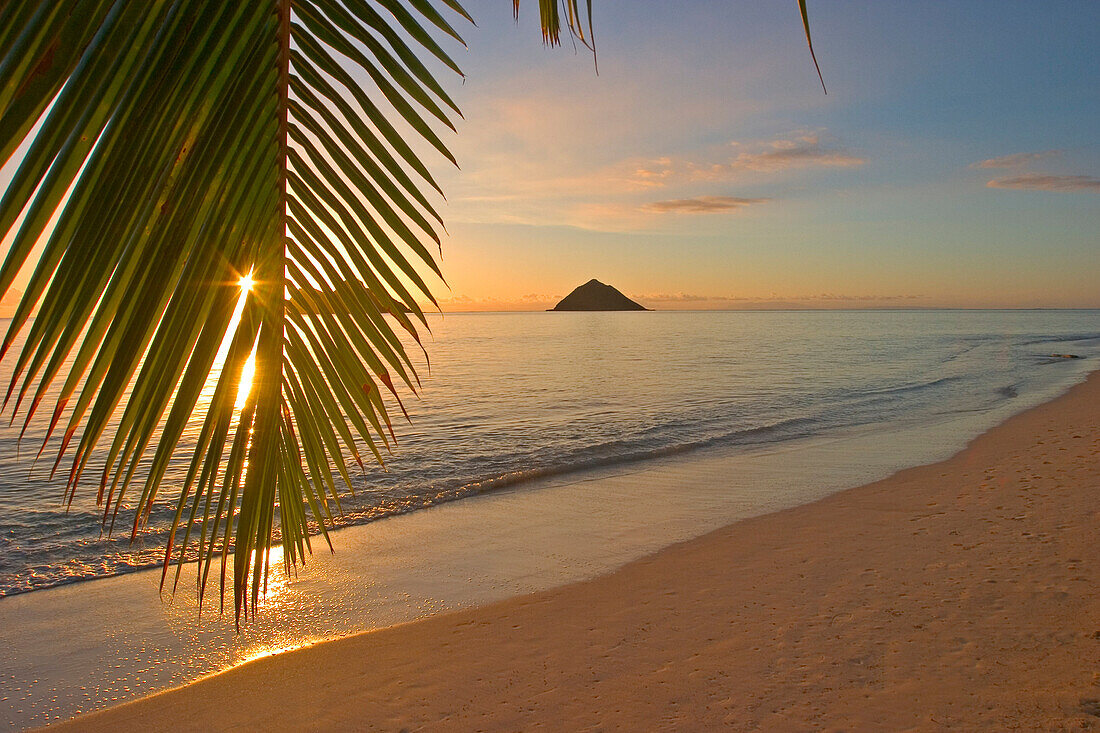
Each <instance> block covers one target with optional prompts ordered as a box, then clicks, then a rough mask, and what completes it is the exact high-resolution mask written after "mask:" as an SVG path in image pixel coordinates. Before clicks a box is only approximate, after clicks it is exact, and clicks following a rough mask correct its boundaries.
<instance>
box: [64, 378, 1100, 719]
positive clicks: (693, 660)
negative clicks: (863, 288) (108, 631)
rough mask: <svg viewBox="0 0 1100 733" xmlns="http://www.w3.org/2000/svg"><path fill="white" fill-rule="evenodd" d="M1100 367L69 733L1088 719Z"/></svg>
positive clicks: (1097, 680) (1097, 669)
mask: <svg viewBox="0 0 1100 733" xmlns="http://www.w3.org/2000/svg"><path fill="white" fill-rule="evenodd" d="M1098 410H1100V374H1097V373H1093V374H1092V375H1090V377H1089V378H1088V379H1087V381H1085V382H1084V383H1082V384H1079V385H1077V386H1075V387H1073V388H1071V389H1070V390H1069V391H1068V392H1067V393H1066V394H1064V395H1062V396H1061V397H1059V398H1057V399H1055V400H1053V401H1051V402H1048V403H1046V404H1043V405H1040V406H1038V407H1035V408H1032V409H1030V410H1028V411H1026V412H1023V413H1021V414H1018V415H1016V416H1014V417H1011V418H1010V419H1008V420H1007V421H1006V422H1004V423H1003V424H1001V425H999V426H997V427H995V428H993V429H992V430H990V431H988V432H986V433H985V434H983V435H981V436H980V437H978V438H977V439H975V440H974V441H973V442H972V443H971V444H970V445H969V446H968V447H967V448H966V449H965V450H963V451H962V452H960V453H958V454H957V455H955V456H954V457H952V458H950V459H948V460H946V461H943V462H940V463H936V464H932V465H927V466H921V467H917V468H911V469H906V470H903V471H901V472H899V473H897V474H895V475H893V476H891V477H889V478H887V479H885V480H881V481H877V482H875V483H871V484H868V485H865V486H862V487H859V488H855V489H851V490H847V491H843V492H840V493H837V494H833V495H831V496H828V497H826V498H824V499H821V500H819V501H816V502H814V503H811V504H806V505H802V506H798V507H794V508H790V509H786V510H784V511H780V512H776V513H772V514H767V515H764V516H759V517H755V518H750V519H746V520H744V521H740V522H736V523H734V524H731V525H729V526H727V527H724V528H722V529H719V530H717V531H714V532H711V533H709V534H707V535H705V536H703V537H701V538H698V539H694V540H690V541H687V542H683V543H680V544H677V545H674V546H672V547H669V548H667V549H665V550H662V551H660V552H658V553H656V554H654V555H651V556H648V557H645V558H643V559H640V560H637V561H635V562H632V563H629V564H627V565H626V566H624V567H622V568H620V569H618V570H616V571H614V572H612V573H610V574H607V575H603V576H600V577H597V578H594V579H591V580H586V581H582V582H579V583H574V584H572V585H567V586H564V587H561V588H557V589H552V590H548V591H543V592H539V593H535V594H530V595H526V596H522V597H517V598H512V599H509V600H505V601H502V602H498V603H493V604H490V605H486V606H482V607H479V608H472V609H467V610H462V611H458V612H455V613H449V614H444V615H440V616H435V617H431V618H428V619H425V620H422V621H417V622H414V623H410V624H406V625H402V626H397V627H393V628H388V629H384V630H380V631H376V632H372V633H365V634H360V635H357V636H353V637H349V638H345V639H340V640H336V641H332V642H325V643H321V644H317V645H315V646H311V647H308V648H303V649H298V650H294V651H291V652H287V653H283V654H277V655H274V656H269V657H265V658H262V659H258V660H256V661H253V662H250V663H247V664H244V665H241V666H239V667H236V668H234V669H232V670H230V671H228V672H225V673H223V674H219V675H216V676H212V677H209V678H206V679H203V680H200V681H198V682H195V683H193V684H190V685H187V686H185V687H182V688H178V689H174V690H169V691H167V692H164V693H161V694H158V695H155V696H151V697H147V698H143V699H140V700H137V701H134V702H130V703H126V704H123V705H120V706H118V707H114V708H110V709H107V710H104V711H100V712H96V713H92V714H89V715H84V716H80V717H78V718H76V719H75V720H73V721H70V722H68V723H66V724H62V725H58V726H56V728H57V729H59V730H70V729H71V730H130V729H133V730H137V729H139V728H140V729H142V730H210V729H223V730H224V729H238V730H248V729H257V730H259V729H267V730H272V729H284V730H286V729H318V730H321V729H364V730H401V729H409V730H418V729H427V730H520V729H524V730H527V729H536V728H543V729H547V730H580V729H593V730H599V729H607V730H643V729H653V728H662V729H682V730H692V729H700V728H712V729H713V728H720V727H725V728H732V729H748V730H752V729H760V730H785V729H786V730H799V729H810V728H812V729H826V730H853V729H854V730H859V729H919V730H937V729H941V728H945V727H947V728H956V729H1010V728H1016V729H1026V730H1085V729H1089V728H1090V727H1095V726H1096V725H1100V702H1098V700H1100V597H1098V596H1097V594H1096V593H1095V588H1096V587H1097V584H1098V581H1100V545H1098V544H1097V543H1096V541H1095V537H1096V527H1097V526H1098V524H1097V523H1098V521H1100V496H1098V493H1100V426H1098V424H1097V421H1096V419H1095V417H1096V415H1097V414H1098Z"/></svg>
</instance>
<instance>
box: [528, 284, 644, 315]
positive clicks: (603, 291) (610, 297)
mask: <svg viewBox="0 0 1100 733" xmlns="http://www.w3.org/2000/svg"><path fill="white" fill-rule="evenodd" d="M547 310H551V311H645V310H649V309H648V308H646V307H645V306H642V305H639V304H638V303H635V302H634V301H633V300H631V299H630V298H628V297H626V296H625V295H623V294H622V293H620V292H619V291H618V290H616V289H615V288H613V287H611V286H610V285H604V284H603V283H602V282H600V281H599V280H596V279H592V280H589V281H588V282H586V283H585V284H584V285H581V286H580V287H578V288H576V289H575V290H574V291H573V292H571V293H570V294H569V295H567V296H565V297H564V298H562V299H561V301H560V302H559V303H558V304H557V305H555V306H554V307H553V308H547Z"/></svg>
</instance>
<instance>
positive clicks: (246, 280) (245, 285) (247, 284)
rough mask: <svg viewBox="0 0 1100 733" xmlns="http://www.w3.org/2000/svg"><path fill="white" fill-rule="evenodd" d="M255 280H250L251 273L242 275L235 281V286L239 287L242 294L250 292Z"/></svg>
mask: <svg viewBox="0 0 1100 733" xmlns="http://www.w3.org/2000/svg"><path fill="white" fill-rule="evenodd" d="M255 282H256V281H255V280H253V279H252V273H251V272H250V273H248V274H247V275H242V276H241V279H240V280H238V281H237V284H238V285H240V286H241V292H242V293H248V292H251V290H252V286H253V285H254V284H255Z"/></svg>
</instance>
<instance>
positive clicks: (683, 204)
mask: <svg viewBox="0 0 1100 733" xmlns="http://www.w3.org/2000/svg"><path fill="white" fill-rule="evenodd" d="M767 200H768V199H746V198H739V197H736V196H696V197H695V198H690V199H670V200H668V201H653V202H650V203H648V204H644V205H643V206H642V209H643V210H644V211H652V212H654V213H658V214H720V213H725V212H730V211H737V210H739V209H743V208H745V207H746V206H753V205H755V204H762V203H765V202H766V201H767Z"/></svg>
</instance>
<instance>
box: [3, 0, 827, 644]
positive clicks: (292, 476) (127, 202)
mask: <svg viewBox="0 0 1100 733" xmlns="http://www.w3.org/2000/svg"><path fill="white" fill-rule="evenodd" d="M440 5H441V6H443V7H442V11H441V10H437V9H436V8H435V7H433V5H432V4H431V3H430V2H429V1H428V0H374V1H373V2H370V1H369V0H267V1H266V2H259V1H255V2H231V3H227V2H224V0H171V1H170V0H149V1H148V2H142V3H136V2H128V1H127V0H53V1H52V2H45V3H44V2H36V1H33V0H26V1H19V0H14V1H11V2H6V3H0V161H4V162H7V161H11V160H13V159H16V156H18V166H17V167H16V170H15V173H14V176H13V177H12V180H11V182H10V184H9V185H8V186H7V188H6V189H5V191H4V194H3V197H2V198H0V232H4V233H6V236H7V237H8V238H10V247H9V249H8V252H7V254H6V256H5V258H4V261H3V264H2V265H0V295H2V294H5V293H7V291H8V290H9V288H11V286H12V283H13V282H14V281H15V278H16V277H17V275H19V274H20V272H21V271H23V270H24V268H29V269H30V270H31V272H30V275H29V279H28V281H27V284H26V287H25V292H24V295H23V296H22V299H21V300H20V303H19V305H18V308H17V310H16V312H15V315H14V317H13V319H12V321H11V324H10V326H9V328H8V331H7V333H6V335H5V336H4V340H3V343H2V345H0V356H2V355H3V354H4V353H6V352H7V351H8V350H9V349H10V348H11V346H12V345H13V343H14V342H15V340H16V337H17V336H18V335H19V334H20V333H25V336H26V338H25V340H24V343H23V346H22V347H21V349H20V351H19V354H18V356H17V358H16V361H15V366H14V372H13V376H12V379H11V381H10V383H9V384H8V385H7V390H6V394H5V400H4V408H5V409H8V408H10V409H11V410H12V415H13V419H14V415H15V413H16V412H18V411H19V409H20V408H21V407H22V406H23V405H27V408H26V417H25V419H24V430H25V429H26V426H27V425H28V424H29V423H30V421H31V419H32V417H33V416H34V415H35V414H36V413H37V412H38V411H39V409H40V407H41V406H42V403H43V401H45V400H46V398H47V395H51V397H50V401H51V404H48V405H47V409H48V410H49V412H50V422H49V430H48V434H47V437H46V440H45V441H44V443H43V446H42V447H43V449H44V448H45V447H46V446H47V444H49V442H50V441H51V437H52V436H54V434H55V432H56V433H57V436H56V442H57V443H58V444H59V445H58V450H57V455H56V459H55V461H54V464H53V467H54V470H55V471H56V470H58V469H59V468H61V467H62V463H63V461H64V462H66V463H65V465H64V469H63V470H64V475H65V476H66V477H67V482H66V490H67V495H68V500H69V502H71V501H72V499H73V497H74V495H75V492H76V490H77V487H78V484H80V482H81V481H82V480H83V479H84V477H85V476H86V475H90V476H92V477H93V480H94V481H95V482H96V483H97V484H98V487H97V501H98V502H99V504H100V505H101V506H102V507H103V521H104V522H105V523H106V524H108V525H109V526H111V527H113V526H114V523H115V519H116V518H117V516H118V514H119V509H120V507H122V506H123V503H124V500H125V499H127V498H129V499H130V500H131V501H132V503H133V506H134V511H133V517H132V522H131V523H130V533H131V537H133V536H135V535H136V534H137V532H139V531H140V530H141V528H142V527H143V526H144V525H145V523H146V522H147V521H148V518H149V516H150V512H151V510H152V507H153V505H154V502H155V501H156V499H157V497H158V494H159V492H160V489H161V486H162V484H163V483H164V481H165V475H166V471H167V470H168V467H169V465H170V463H171V462H172V460H173V458H177V457H180V458H182V459H183V460H185V461H186V464H187V470H186V476H185V478H184V480H183V482H182V485H181V486H173V487H171V488H172V489H173V490H175V491H178V492H179V493H178V498H177V500H176V512H175V518H174V522H173V525H172V529H171V532H170V533H169V536H168V544H167V548H166V552H165V562H164V577H165V578H166V577H167V573H168V569H169V565H170V561H171V560H172V558H175V559H177V560H178V564H177V569H176V573H175V582H178V580H179V575H180V568H181V567H182V565H183V561H184V560H185V559H186V558H189V557H197V559H198V560H199V565H198V567H199V572H198V576H197V577H198V592H199V598H200V601H201V598H202V596H203V593H204V592H205V589H206V587H207V585H208V581H209V575H210V571H211V568H212V566H213V564H214V561H215V560H216V559H217V560H219V561H220V564H221V580H220V585H221V588H222V592H223V594H224V590H225V582H226V569H227V567H229V563H228V559H229V556H230V554H232V558H233V562H232V567H233V578H232V585H233V595H234V605H235V608H236V616H237V620H238V623H239V621H240V618H241V615H242V614H243V613H244V614H246V613H247V611H248V609H249V608H251V609H253V612H255V608H256V605H257V603H258V601H259V596H260V593H261V589H262V588H263V587H264V585H265V583H266V576H267V572H268V569H269V566H268V562H269V560H268V558H269V552H268V550H269V549H270V548H271V547H272V546H273V545H274V543H275V542H276V541H279V542H281V545H282V548H283V562H285V563H286V564H287V566H288V567H289V566H290V565H291V564H293V563H296V562H298V560H300V559H304V556H305V554H306V553H307V552H309V551H310V532H311V529H312V528H316V529H318V530H319V531H320V532H321V533H322V534H324V536H325V537H326V539H327V526H330V525H331V523H332V518H333V510H334V509H336V510H337V511H338V509H339V497H338V491H339V489H338V487H340V486H350V475H349V470H348V465H347V463H346V460H345V456H351V457H352V458H353V459H354V460H355V462H356V463H357V464H358V465H359V466H362V465H363V461H362V458H361V448H362V447H364V446H365V448H366V449H367V450H369V451H370V453H371V454H372V455H373V456H374V458H375V459H376V460H378V461H379V462H381V461H382V453H383V451H384V450H386V449H388V448H389V447H390V444H391V440H392V439H393V431H392V427H391V422H392V420H391V413H392V410H393V403H396V405H397V407H398V408H399V409H400V410H401V411H402V412H404V408H403V407H402V406H401V404H400V399H399V398H398V396H397V391H396V386H395V382H396V381H400V382H402V383H404V384H405V385H406V386H407V387H408V388H409V389H411V390H413V391H415V389H416V387H417V385H418V383H419V380H418V377H417V373H416V369H415V367H414V365H413V362H412V361H411V359H410V358H409V356H408V354H407V353H406V349H405V346H404V342H403V341H402V339H401V338H400V337H399V335H398V333H397V332H396V330H395V326H396V327H398V328H399V329H400V330H401V331H404V332H405V333H406V334H408V335H411V337H412V338H414V339H415V340H416V341H417V343H419V340H420V339H419V335H418V328H420V327H425V326H426V319H425V317H424V314H423V312H422V311H421V308H420V306H419V305H418V302H417V301H418V299H420V298H426V299H427V300H429V301H430V302H432V303H433V304H434V303H435V300H434V298H433V296H432V294H431V292H430V288H429V285H428V283H427V282H426V281H425V273H434V274H435V275H439V276H440V277H441V274H440V270H439V267H438V264H437V262H436V259H435V257H434V255H433V251H436V250H437V249H438V245H439V241H440V240H439V236H438V234H437V232H436V227H437V226H441V225H442V219H441V218H440V216H439V214H438V213H437V212H436V211H435V209H434V208H433V206H432V204H431V202H430V200H429V198H428V195H427V192H429V191H430V190H435V191H436V192H439V186H438V185H437V184H436V182H435V181H434V179H433V178H432V176H431V174H430V173H429V171H428V167H427V165H426V164H425V163H424V162H423V161H422V160H421V159H420V158H419V157H418V155H417V154H416V153H415V152H414V146H413V145H412V144H411V143H410V139H411V138H414V137H418V138H420V139H421V140H423V141H424V142H425V143H426V144H427V145H428V146H430V147H431V148H433V149H434V150H436V151H438V153H440V154H441V155H442V156H444V157H445V158H446V159H448V160H450V161H452V162H453V161H454V158H453V157H452V156H451V154H450V153H449V152H448V151H447V148H446V145H445V144H444V143H443V141H442V140H441V138H440V137H439V134H438V132H437V130H438V129H439V128H441V127H443V128H450V129H452V130H453V125H452V123H451V121H450V116H451V115H453V114H457V113H458V109H457V107H456V106H455V104H454V102H453V101H452V100H451V99H450V98H449V97H448V95H447V94H446V92H445V91H444V90H443V88H442V86H441V85H440V84H439V83H438V81H437V80H436V79H435V78H434V77H433V75H432V73H431V72H430V71H429V70H428V68H427V67H426V66H425V64H424V62H423V61H422V59H427V58H432V59H434V60H435V61H436V62H439V63H441V64H442V65H443V66H445V67H447V68H449V69H451V70H453V71H454V72H456V73H458V67H457V66H456V64H455V63H454V62H453V61H452V60H451V59H450V58H449V56H448V55H447V53H446V52H445V51H444V50H443V48H442V46H441V45H440V44H439V43H438V42H437V41H436V40H435V38H434V35H433V34H443V35H446V36H449V37H450V38H452V39H456V40H458V41H460V42H461V38H460V37H459V35H458V34H457V32H456V31H455V29H454V28H453V27H452V25H451V24H450V22H449V21H448V20H447V19H446V15H449V14H453V15H455V16H457V17H461V18H463V19H465V20H470V18H469V16H468V15H467V14H466V13H465V11H464V10H463V9H462V8H461V7H460V6H459V5H458V3H457V2H455V1H454V0H440ZM800 7H801V12H802V17H803V20H804V21H805V20H806V11H805V4H804V2H800ZM518 8H519V3H518V0H517V1H516V2H515V3H514V9H515V11H516V12H518ZM539 9H540V21H541V26H542V30H543V38H544V41H545V42H546V43H547V44H550V45H556V44H558V43H559V40H560V34H561V32H562V29H563V27H564V28H565V29H566V30H567V31H568V33H569V34H570V36H571V37H572V38H574V39H575V40H579V41H580V42H581V43H582V44H584V45H586V46H587V47H589V48H594V44H593V40H592V3H591V0H588V2H587V3H586V4H585V7H584V12H583V13H582V12H581V8H580V6H579V4H578V2H577V0H565V1H564V2H559V1H558V0H540V2H539ZM806 31H807V40H809V26H808V24H807V26H806ZM811 53H812V48H811ZM815 64H816V60H815ZM360 79H362V80H369V82H367V81H359V80H360ZM36 248H40V255H39V256H38V258H37V260H33V258H32V255H33V254H34V253H35V252H36ZM32 262H33V264H32ZM247 277H251V279H252V280H253V281H254V286H253V287H252V288H251V290H249V291H248V292H247V294H246V295H245V296H244V297H243V299H242V297H241V292H242V291H241V286H240V282H241V281H242V278H247ZM32 315H33V316H34V317H33V318H32ZM418 323H419V324H420V325H419V326H418V325H417V324H418ZM250 360H252V361H254V365H255V367H254V368H255V375H254V377H253V378H252V380H251V382H250V383H248V384H247V385H246V387H247V390H246V394H247V396H246V398H245V399H244V400H243V402H242V403H240V404H238V403H239V400H238V394H239V393H240V392H242V390H241V389H240V386H241V382H242V378H243V376H242V375H244V374H245V373H246V368H247V365H248V364H249V362H250ZM211 374H215V375H216V376H215V377H213V378H212V377H211ZM211 379H213V389H212V391H209V390H208V392H209V393H208V394H206V396H205V397H204V387H205V386H206V385H208V383H209V382H210V380H211ZM383 387H384V388H385V393H384V392H383V389H382V388H383ZM55 393H56V395H57V396H56V398H54V397H52V395H53V394H55ZM384 394H385V396H384ZM28 400H29V402H28ZM112 421H116V422H114V423H112ZM189 424H197V425H198V427H197V428H196V430H197V435H198V437H197V440H196V444H195V446H194V448H193V449H191V450H190V455H189V457H187V456H177V453H180V452H181V451H180V442H181V439H182V438H183V435H184V432H185V428H186V427H187V426H188V425H189ZM40 453H41V451H40ZM93 463H94V465H93ZM135 497H136V499H135ZM189 551H190V554H189ZM162 583H163V580H162Z"/></svg>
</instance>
